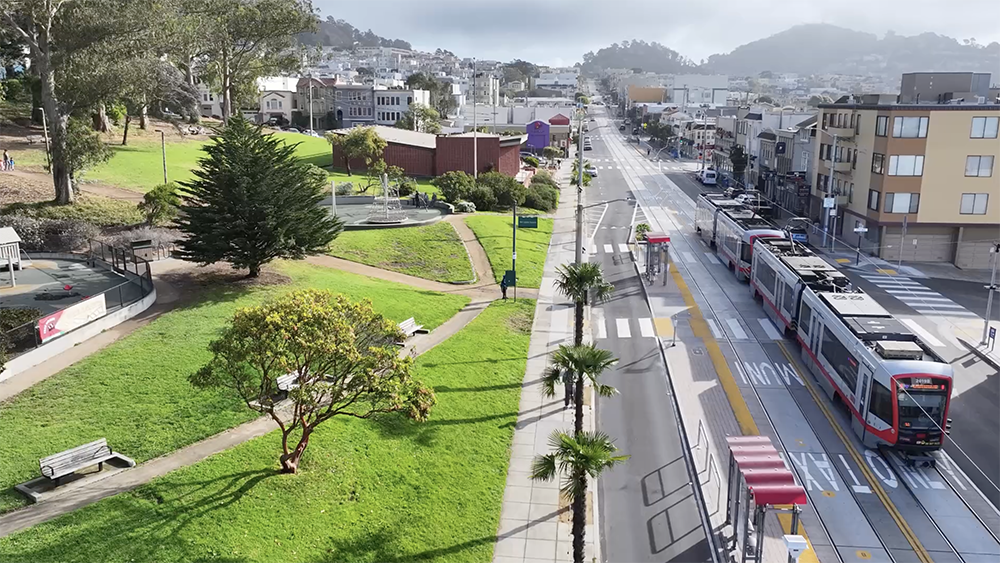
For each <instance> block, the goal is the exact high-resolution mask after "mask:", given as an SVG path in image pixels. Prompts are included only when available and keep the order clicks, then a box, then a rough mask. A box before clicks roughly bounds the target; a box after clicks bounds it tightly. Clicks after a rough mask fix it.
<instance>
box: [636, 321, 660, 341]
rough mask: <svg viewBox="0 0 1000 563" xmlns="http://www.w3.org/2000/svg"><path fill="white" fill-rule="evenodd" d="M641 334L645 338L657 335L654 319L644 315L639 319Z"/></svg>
mask: <svg viewBox="0 0 1000 563" xmlns="http://www.w3.org/2000/svg"><path fill="white" fill-rule="evenodd" d="M639 334H641V335H642V337H643V338H652V337H654V336H656V332H655V331H654V330H653V319H650V318H646V317H643V318H641V319H639Z"/></svg>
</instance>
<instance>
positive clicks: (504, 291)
mask: <svg viewBox="0 0 1000 563" xmlns="http://www.w3.org/2000/svg"><path fill="white" fill-rule="evenodd" d="M500 295H501V296H502V297H503V300H504V301H506V300H507V278H506V277H504V279H502V280H500Z"/></svg>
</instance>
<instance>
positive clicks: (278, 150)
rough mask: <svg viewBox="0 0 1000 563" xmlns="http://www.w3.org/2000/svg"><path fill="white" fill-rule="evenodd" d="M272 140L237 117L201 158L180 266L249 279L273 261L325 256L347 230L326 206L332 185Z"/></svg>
mask: <svg viewBox="0 0 1000 563" xmlns="http://www.w3.org/2000/svg"><path fill="white" fill-rule="evenodd" d="M295 146H296V145H287V144H285V143H283V142H282V141H281V140H280V139H279V138H278V137H275V136H274V135H264V134H262V133H261V129H260V127H255V126H253V125H252V124H250V123H249V122H247V121H246V120H245V119H243V118H241V117H234V118H233V119H231V120H230V123H229V125H227V126H226V127H225V128H224V129H223V130H222V131H221V132H220V133H219V135H218V136H216V137H215V138H214V139H213V140H212V142H211V143H210V144H208V145H207V146H206V147H205V148H204V149H203V150H204V151H205V153H206V155H207V156H206V157H205V158H203V159H201V160H200V161H199V168H198V169H196V170H195V171H194V175H195V179H194V180H191V181H189V182H182V183H181V188H182V194H183V195H184V196H186V200H185V202H184V204H183V205H182V206H181V216H180V219H179V220H178V225H179V227H180V229H181V231H183V232H184V234H185V235H187V236H186V237H185V238H184V240H183V241H182V242H181V251H180V255H181V257H182V258H186V259H188V260H191V261H194V262H198V263H201V264H212V263H214V262H219V261H222V260H225V261H228V262H231V263H232V265H233V266H234V267H236V268H248V269H249V270H250V274H249V277H251V278H253V277H257V276H259V275H260V269H261V266H262V265H264V264H266V263H268V262H270V261H271V260H274V259H275V258H293V259H300V258H302V257H304V256H306V255H307V254H313V253H316V252H319V251H322V250H323V249H324V248H326V246H327V245H328V244H330V242H331V241H332V240H333V239H334V238H336V237H337V235H338V234H339V233H340V231H341V230H342V229H343V223H342V222H341V221H340V220H339V219H337V218H335V217H330V216H329V215H328V214H327V210H326V209H325V208H323V207H321V206H320V203H321V202H322V201H323V199H324V198H325V197H326V193H327V191H326V186H327V184H326V181H325V180H324V179H321V178H319V177H318V176H317V175H316V174H314V173H313V172H312V169H311V166H310V165H309V164H307V163H304V162H302V161H301V160H300V159H299V158H298V157H297V156H296V154H295Z"/></svg>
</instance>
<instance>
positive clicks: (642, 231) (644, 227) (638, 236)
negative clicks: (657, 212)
mask: <svg viewBox="0 0 1000 563" xmlns="http://www.w3.org/2000/svg"><path fill="white" fill-rule="evenodd" d="M650 229H651V227H650V226H649V224H648V223H639V224H638V225H636V226H635V240H646V233H648V232H649V231H650Z"/></svg>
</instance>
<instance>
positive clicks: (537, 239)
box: [465, 215, 552, 287]
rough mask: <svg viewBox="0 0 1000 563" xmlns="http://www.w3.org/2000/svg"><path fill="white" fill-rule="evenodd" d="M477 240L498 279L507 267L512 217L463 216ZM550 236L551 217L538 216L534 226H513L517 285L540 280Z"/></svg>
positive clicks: (510, 249) (528, 284)
mask: <svg viewBox="0 0 1000 563" xmlns="http://www.w3.org/2000/svg"><path fill="white" fill-rule="evenodd" d="M465 224H467V225H468V226H469V228H470V229H472V232H474V233H475V234H476V238H477V239H479V243H480V244H481V245H483V249H485V250H486V255H487V256H488V257H489V259H490V266H491V267H492V268H493V276H494V277H495V278H496V282H497V283H500V280H502V279H503V273H504V272H505V271H506V270H509V269H510V267H511V251H512V248H511V243H512V237H513V219H512V218H511V217H505V216H502V215H472V216H470V217H466V218H465ZM551 238H552V219H544V218H539V219H538V228H537V229H527V228H522V229H518V230H517V285H518V287H538V286H539V285H540V284H541V283H542V271H543V270H544V268H545V257H546V256H547V255H548V253H549V239H551Z"/></svg>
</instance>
